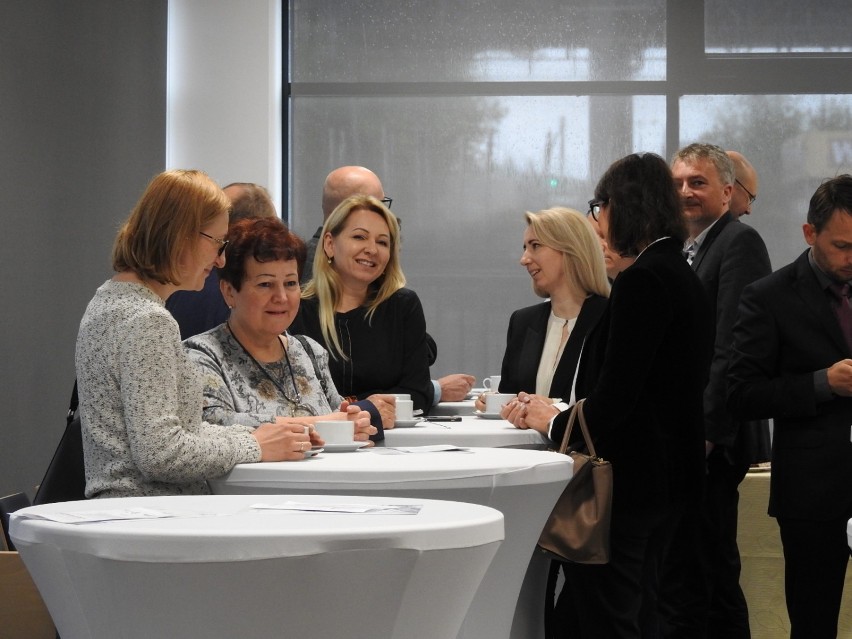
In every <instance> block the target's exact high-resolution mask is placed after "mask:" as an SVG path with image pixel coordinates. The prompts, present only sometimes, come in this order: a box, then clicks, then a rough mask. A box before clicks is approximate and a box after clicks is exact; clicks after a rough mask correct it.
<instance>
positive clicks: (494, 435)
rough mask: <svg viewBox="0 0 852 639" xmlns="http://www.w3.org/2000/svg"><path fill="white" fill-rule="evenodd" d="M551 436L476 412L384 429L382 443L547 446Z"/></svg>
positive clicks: (389, 444) (508, 446)
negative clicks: (452, 419) (454, 418)
mask: <svg viewBox="0 0 852 639" xmlns="http://www.w3.org/2000/svg"><path fill="white" fill-rule="evenodd" d="M548 443H549V440H548V439H547V437H545V436H544V435H542V434H541V433H539V432H538V431H535V430H532V429H527V430H521V429H519V428H515V427H514V426H513V425H512V423H511V422H507V421H505V420H503V419H496V420H495V419H482V418H480V417H476V416H474V415H470V416H464V417H462V421H460V422H437V423H436V422H425V421H424V422H420V423H418V424H417V425H415V426H408V427H403V428H400V427H397V428H394V429H392V430H386V431H385V441H384V442H382V443H381V444H380V445H381V446H385V447H388V446H391V447H393V446H428V445H433V444H454V445H456V446H476V447H482V448H531V449H533V450H544V449H545V448H547V446H548Z"/></svg>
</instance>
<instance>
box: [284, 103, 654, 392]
mask: <svg viewBox="0 0 852 639" xmlns="http://www.w3.org/2000/svg"><path fill="white" fill-rule="evenodd" d="M637 101H638V102H642V103H643V104H644V105H645V108H647V109H648V110H649V111H652V112H653V116H649V115H648V114H646V113H642V114H640V113H637V110H636V107H635V105H636V103H637ZM664 113H665V100H664V98H662V97H660V96H643V97H641V98H633V97H630V96H621V97H614V96H606V97H594V98H590V97H577V96H574V97H518V96H513V97H495V98H483V97H435V98H422V97H349V98H337V97H310V98H308V97H302V98H299V97H297V98H294V99H293V102H292V118H293V120H292V135H293V137H292V153H293V161H292V163H291V166H292V170H293V179H292V182H291V184H292V196H293V218H292V219H293V227H294V230H295V231H296V232H298V233H300V234H301V235H302V236H303V237H310V235H312V234H313V232H314V230H315V229H316V227H317V226H318V225H319V224H320V222H321V219H322V215H321V212H320V194H321V190H322V182H323V180H324V178H325V176H326V175H327V174H328V172H329V171H331V170H332V169H334V168H336V167H338V166H342V165H346V164H360V165H364V166H367V167H369V168H371V169H372V170H374V171H375V172H376V173H377V174H378V175H379V177H380V178H381V180H382V182H383V184H384V187H385V191H386V193H387V194H388V195H390V196H391V197H393V211H394V212H395V213H396V214H397V215H399V217H400V219H401V220H402V233H403V266H404V269H405V273H406V276H407V277H408V280H409V284H410V286H411V287H412V288H413V289H414V290H416V291H417V293H418V294H419V295H420V296H421V298H422V300H423V304H424V308H425V311H426V319H427V325H428V328H429V331H430V333H432V335H433V336H434V337H435V339H436V340H437V343H438V361H437V363H436V367H435V369H434V371H433V372H436V373H440V374H446V373H450V372H460V371H464V370H467V371H470V372H471V373H472V374H474V375H477V376H478V377H480V378H481V376H483V375H490V374H498V373H499V370H500V362H501V358H502V355H503V349H504V347H505V334H506V327H507V325H508V320H509V315H510V313H511V312H512V311H513V310H515V309H517V308H521V307H523V306H528V305H530V304H534V303H536V302H537V298H536V297H535V296H534V295H533V294H532V292H531V289H530V283H529V276H528V275H527V273H526V272H525V271H524V269H523V268H522V267H521V266H520V265H519V264H518V260H519V259H520V256H521V244H522V235H523V230H524V226H525V223H524V219H523V213H524V211H527V210H533V211H535V210H539V209H543V208H547V207H550V206H555V205H563V206H570V207H573V208H577V209H579V210H581V211H584V212H585V209H586V203H587V201H588V200H589V199H590V198H591V197H592V195H593V189H594V186H595V183H596V181H597V179H598V178H599V177H600V175H601V173H602V172H603V171H604V170H605V169H606V167H607V166H608V165H609V164H610V163H611V162H612V161H613V160H614V159H616V158H617V157H620V156H622V155H625V154H627V153H629V152H631V151H636V150H655V151H658V150H661V149H662V148H663V143H664V139H665V121H664V117H663V116H664ZM637 125H640V126H642V127H644V129H643V130H642V131H641V132H636V131H635V130H634V128H635V126H637ZM634 140H641V141H642V142H643V144H648V145H652V146H653V147H654V148H650V147H641V148H635V147H633V146H631V145H632V144H633V143H634V142H633V141H634Z"/></svg>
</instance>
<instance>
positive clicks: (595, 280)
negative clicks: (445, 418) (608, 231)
mask: <svg viewBox="0 0 852 639" xmlns="http://www.w3.org/2000/svg"><path fill="white" fill-rule="evenodd" d="M525 217H526V222H527V228H526V230H525V232H524V252H523V254H522V255H521V260H520V263H521V266H523V267H524V268H525V269H526V270H527V272H528V273H529V275H530V278H531V281H532V287H533V291H534V292H535V294H536V295H538V296H539V297H543V298H547V299H548V301H546V302H544V303H542V304H537V305H535V306H529V307H527V308H522V309H520V310H517V311H515V312H514V313H512V316H511V318H510V319H509V330H508V334H507V336H506V351H505V354H504V355H503V366H502V369H501V378H500V388H499V391H500V392H501V393H513V394H517V393H520V392H521V391H524V392H526V393H529V394H531V395H535V396H537V397H539V398H540V399H542V400H544V401H547V402H549V403H554V402H559V401H560V400H561V399H562V394H563V393H564V391H565V389H566V388H569V389H570V388H571V386H572V384H573V380H574V372H575V371H576V369H577V361H578V359H579V357H580V351H581V349H582V346H583V342H584V340H585V338H586V335H587V334H588V332H589V330H590V329H591V328H592V327H593V326H594V325H595V323H596V322H597V320H598V318H599V317H600V316H601V314H602V313H603V310H604V308H606V302H607V297H608V296H609V282H608V281H607V277H606V267H605V266H604V260H603V255H602V253H601V247H600V241H599V239H598V238H597V236H596V235H595V232H594V230H593V229H592V227H591V225H590V224H589V222H588V220H587V219H586V217H585V216H584V215H583V214H582V213H579V212H578V211H575V210H573V209H569V208H563V207H555V208H551V209H545V210H543V211H538V212H537V213H531V212H527V213H526V214H525ZM564 399H565V400H566V401H568V398H567V397H565V398H564ZM476 405H477V408H478V409H479V410H484V408H485V405H484V403H483V401H482V398H481V397H480V398H479V399H477V402H476ZM566 406H567V404H566Z"/></svg>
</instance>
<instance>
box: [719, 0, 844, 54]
mask: <svg viewBox="0 0 852 639" xmlns="http://www.w3.org/2000/svg"><path fill="white" fill-rule="evenodd" d="M704 13H705V30H704V34H705V35H704V41H705V50H706V51H707V53H711V54H772V53H849V52H852V41H850V37H849V33H850V30H852V11H850V6H849V2H848V0H819V1H817V2H801V0H772V2H743V0H705V2H704Z"/></svg>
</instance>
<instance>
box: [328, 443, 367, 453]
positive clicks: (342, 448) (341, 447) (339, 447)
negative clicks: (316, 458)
mask: <svg viewBox="0 0 852 639" xmlns="http://www.w3.org/2000/svg"><path fill="white" fill-rule="evenodd" d="M369 443H370V442H351V443H349V444H325V445H323V450H325V452H327V453H351V452H352V451H355V450H358V449H359V448H364V446H366V445H367V444H369Z"/></svg>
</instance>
